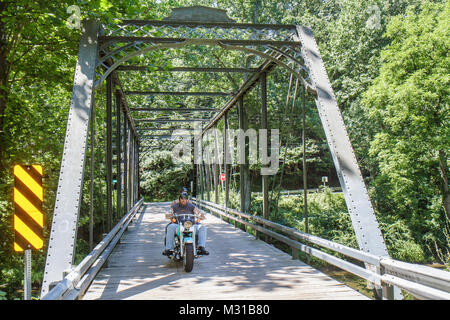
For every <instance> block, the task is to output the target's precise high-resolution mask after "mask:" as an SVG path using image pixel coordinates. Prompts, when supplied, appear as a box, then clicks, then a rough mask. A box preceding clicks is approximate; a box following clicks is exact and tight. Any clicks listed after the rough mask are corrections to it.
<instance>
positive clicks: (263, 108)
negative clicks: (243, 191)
mask: <svg viewBox="0 0 450 320" xmlns="http://www.w3.org/2000/svg"><path fill="white" fill-rule="evenodd" d="M260 81H261V129H266V130H267V74H266V73H265V72H264V73H263V74H261V78H260ZM268 182H269V180H268V176H267V175H263V176H262V194H263V217H264V219H269V183H268Z"/></svg>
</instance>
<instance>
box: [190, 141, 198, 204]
mask: <svg viewBox="0 0 450 320" xmlns="http://www.w3.org/2000/svg"><path fill="white" fill-rule="evenodd" d="M194 144H195V135H194V136H193V137H192V139H191V150H192V153H191V154H192V157H191V159H192V160H191V161H192V174H193V176H192V183H193V191H192V196H193V197H197V165H196V164H195V162H196V155H195V152H194V150H195V147H194Z"/></svg>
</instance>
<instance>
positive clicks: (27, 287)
mask: <svg viewBox="0 0 450 320" xmlns="http://www.w3.org/2000/svg"><path fill="white" fill-rule="evenodd" d="M24 258H25V259H24V288H23V289H24V291H23V299H24V300H31V249H26V250H25V251H24Z"/></svg>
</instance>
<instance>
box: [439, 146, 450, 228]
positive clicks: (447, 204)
mask: <svg viewBox="0 0 450 320" xmlns="http://www.w3.org/2000/svg"><path fill="white" fill-rule="evenodd" d="M439 169H440V172H441V177H442V205H443V207H444V211H445V214H446V216H447V219H448V220H449V221H450V192H449V190H448V167H447V156H446V154H445V152H444V151H443V150H439Z"/></svg>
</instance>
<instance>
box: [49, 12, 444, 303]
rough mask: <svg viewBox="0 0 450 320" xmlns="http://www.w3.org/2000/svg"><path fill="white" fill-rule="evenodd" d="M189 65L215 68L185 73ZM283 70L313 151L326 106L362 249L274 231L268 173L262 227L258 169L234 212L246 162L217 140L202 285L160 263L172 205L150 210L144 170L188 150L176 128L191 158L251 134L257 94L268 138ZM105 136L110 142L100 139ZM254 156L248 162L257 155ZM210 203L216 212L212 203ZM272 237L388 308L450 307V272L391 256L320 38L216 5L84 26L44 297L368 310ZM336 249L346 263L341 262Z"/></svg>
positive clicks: (199, 190)
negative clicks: (231, 14) (310, 114)
mask: <svg viewBox="0 0 450 320" xmlns="http://www.w3.org/2000/svg"><path fill="white" fill-rule="evenodd" d="M197 49H199V50H201V51H199V52H197V53H196V54H197V58H196V59H190V60H189V59H184V56H183V54H182V53H181V54H180V52H185V53H186V52H187V55H188V54H191V55H192V51H189V50H197ZM183 50H184V51H183ZM213 50H215V51H214V52H216V53H217V52H224V54H237V55H238V56H239V54H240V56H239V57H244V59H245V63H241V64H240V65H238V66H227V65H224V63H223V62H222V61H221V59H220V56H217V55H215V56H214V58H210V59H209V60H208V59H207V58H205V56H206V55H207V54H208V53H209V52H213ZM158 53H159V54H162V55H163V58H162V59H161V58H159V60H158V58H157V57H158V56H157V55H156V54H158ZM171 55H172V56H171ZM155 57H156V58H155ZM152 59H156V60H157V61H155V60H152ZM165 59H172V60H173V61H176V63H173V65H170V64H166V65H164V63H162V62H164V61H166V62H167V61H169V60H165ZM188 60H189V61H193V60H195V61H198V62H199V63H202V61H207V63H208V64H207V65H184V64H183V63H186V61H188ZM237 60H239V59H237ZM211 61H215V63H214V64H213V63H212V62H211ZM235 61H236V60H235ZM212 65H213V66H212ZM276 68H278V69H282V70H284V72H285V73H287V74H288V75H289V76H290V81H289V92H288V97H287V99H288V101H289V99H291V100H295V99H296V98H297V95H299V98H300V100H301V104H302V111H303V114H300V117H299V125H301V120H302V119H303V126H302V127H303V129H302V130H303V137H302V141H303V150H305V149H304V148H305V142H304V141H305V130H304V127H305V125H304V124H305V123H304V119H305V116H304V114H305V105H306V103H305V102H306V100H307V99H311V101H314V103H315V105H316V107H317V110H318V113H319V116H320V120H321V123H322V126H323V130H324V132H325V136H326V140H327V143H328V146H329V150H330V152H331V155H332V159H333V162H334V166H335V169H336V172H337V176H338V179H339V182H340V185H341V188H342V191H343V194H344V197H345V201H346V204H347V208H348V212H349V215H350V217H351V221H352V225H353V229H354V232H355V235H356V239H357V242H358V246H359V250H357V249H354V248H349V247H346V246H343V245H341V244H338V243H334V242H331V241H328V240H326V239H321V238H319V237H316V236H313V235H311V234H308V233H304V232H301V231H299V230H296V229H293V228H289V227H286V226H283V225H280V224H277V223H275V222H272V221H270V212H269V204H268V199H269V198H268V193H269V186H268V176H267V175H262V198H263V216H262V217H260V216H253V215H250V214H249V213H248V194H249V193H250V190H249V183H248V162H244V163H243V164H239V166H238V167H239V172H240V178H239V186H240V188H239V189H240V208H239V210H237V209H233V208H231V207H230V199H229V181H230V180H231V179H230V177H231V170H232V166H231V165H230V163H229V162H228V161H227V159H228V158H229V157H233V156H232V155H231V156H230V155H229V153H230V151H229V143H230V142H229V141H228V140H227V139H226V135H223V136H222V137H221V139H222V140H220V141H219V139H218V138H217V135H216V136H215V137H213V138H212V139H213V141H214V142H215V147H214V153H213V154H214V156H213V157H216V160H219V162H218V163H217V162H216V163H215V164H214V163H213V162H212V161H211V160H214V159H211V158H208V157H209V156H206V157H207V158H208V159H205V158H204V153H203V152H200V153H196V154H194V155H193V156H192V155H191V160H192V161H191V164H192V167H193V176H192V194H193V198H192V201H193V202H194V203H196V204H197V205H198V206H199V207H200V208H201V209H202V210H204V212H206V213H208V219H207V220H205V221H206V222H205V224H207V226H208V231H209V236H208V248H209V250H210V252H211V255H210V256H208V257H203V258H201V259H198V260H196V262H195V267H194V271H193V272H192V273H190V274H186V273H184V272H182V271H179V270H178V269H177V267H176V266H171V265H170V264H168V262H167V260H168V259H167V258H166V257H163V256H161V251H162V249H163V245H162V241H163V238H164V225H165V222H164V218H163V213H164V212H165V211H167V210H168V207H169V203H144V202H143V199H142V198H140V187H139V181H140V175H141V174H142V171H141V170H140V168H141V162H140V161H142V158H143V155H145V154H146V153H149V152H152V150H155V149H163V148H169V149H170V148H171V147H173V146H174V144H173V143H174V142H177V141H179V140H176V139H177V138H174V137H173V136H172V132H173V130H175V129H183V130H184V131H183V132H184V133H183V134H180V137H181V138H183V139H184V138H186V137H187V139H190V140H188V141H190V146H191V151H193V150H195V149H196V148H200V149H201V148H202V146H205V144H206V140H207V139H210V138H211V137H210V136H211V134H210V132H217V130H216V131H211V129H215V128H218V126H219V127H222V128H223V129H225V130H227V129H229V117H230V116H231V115H232V110H233V109H234V110H236V111H237V118H238V119H237V123H238V129H242V130H247V129H248V123H249V120H251V119H249V118H248V114H247V108H246V103H245V98H246V97H247V96H249V95H250V94H251V93H252V92H255V91H257V96H258V98H257V100H258V103H260V106H261V107H260V114H258V115H257V118H258V119H257V121H258V123H259V129H269V127H268V120H270V119H268V115H267V104H268V102H267V77H268V75H269V74H270V73H271V72H273V70H274V69H276ZM142 72H151V73H152V76H153V78H154V79H160V78H158V77H161V79H163V78H162V76H159V75H162V74H166V75H167V74H174V73H189V74H198V73H202V74H205V75H210V74H214V75H222V76H224V77H222V78H221V79H222V82H223V78H225V79H228V80H229V82H231V83H232V84H233V87H232V88H231V89H228V90H227V89H226V88H225V87H224V89H225V90H219V91H218V90H217V88H216V89H215V90H209V89H207V88H206V90H203V91H202V90H197V91H192V90H185V89H184V88H183V85H182V84H180V83H173V84H172V89H170V88H168V87H169V86H158V88H156V89H155V88H149V87H148V86H146V85H145V84H144V85H142V84H141V83H140V82H139V81H136V76H134V78H133V74H134V75H136V73H138V74H139V73H142ZM236 77H237V78H236ZM138 79H139V78H138ZM155 81H156V82H155V83H157V80H155ZM161 81H163V80H161ZM130 83H131V84H132V85H133V87H130V86H129V84H130ZM294 83H295V91H294V90H293V91H294V94H293V95H292V94H291V93H290V91H291V87H294ZM162 87H163V89H160V88H162ZM161 96H169V97H173V99H177V98H180V97H181V98H182V99H184V100H182V101H183V102H180V100H177V101H178V102H176V103H173V105H163V104H161V103H160V101H161V100H159V99H158V97H161ZM192 99H194V100H192ZM202 99H204V100H202ZM205 99H206V100H205ZM171 101H172V100H171ZM173 101H175V100H173ZM191 101H195V105H194V106H193V105H192V104H191V105H189V103H188V102H191ZM202 101H203V102H202ZM211 101H213V102H214V103H211ZM217 101H219V103H218V102H217ZM220 101H223V103H221V106H220ZM286 104H287V103H286ZM211 105H214V106H215V107H211ZM218 105H219V106H220V107H217V106H218ZM300 113H301V112H300ZM142 114H145V115H150V116H151V117H146V116H142ZM302 116H303V118H302ZM178 124H179V125H178ZM193 124H197V125H196V126H193ZM103 125H104V126H103ZM294 125H295V124H294ZM99 126H100V128H104V129H105V130H104V131H102V132H98V130H99ZM192 132H194V135H193V136H191V135H190V133H192ZM103 133H104V143H105V145H106V154H105V158H106V166H105V167H104V168H103V169H104V170H105V177H104V178H105V184H106V191H105V192H106V193H105V194H106V208H104V214H105V222H104V224H105V226H104V228H105V230H106V231H105V234H104V237H103V238H102V239H101V240H100V241H99V242H98V243H97V245H96V246H95V247H93V245H92V244H91V245H92V251H91V253H90V254H88V255H87V256H86V257H85V258H84V259H83V260H82V261H81V262H80V263H79V264H77V265H74V257H75V250H76V242H77V230H78V224H79V220H80V211H81V210H82V198H83V196H87V197H88V198H89V199H90V200H89V208H88V209H87V210H89V212H90V216H91V220H93V212H94V206H95V204H94V202H93V198H94V189H95V188H94V184H95V181H94V177H95V174H96V172H95V170H99V169H98V168H97V167H96V166H95V162H94V161H95V157H94V155H95V154H96V148H97V147H96V145H95V144H96V143H98V141H99V139H98V136H99V135H101V134H103ZM180 137H179V138H180ZM219 145H220V148H219ZM244 145H245V144H244ZM227 146H228V147H227ZM97 149H98V148H97ZM242 155H243V157H244V158H245V157H246V154H245V150H244V152H243V153H242ZM88 156H89V158H88ZM219 158H220V159H219ZM303 158H305V157H303ZM303 164H304V169H305V171H306V166H305V165H306V164H305V162H304V163H303ZM87 167H89V169H90V170H87V169H86V168H87ZM219 173H224V174H225V176H226V177H227V179H226V180H225V181H224V182H222V183H221V182H220V181H218V180H219ZM304 176H306V172H305V174H304ZM304 179H305V177H304ZM86 181H90V188H88V191H89V192H90V194H86V193H87V192H88V191H86V190H85V188H83V186H84V185H85V184H86ZM305 182H306V181H305ZM88 185H89V184H88ZM219 186H221V187H222V189H223V194H224V204H219V196H218V194H219V193H218V190H219ZM304 190H305V192H306V184H305V187H304ZM83 191H85V192H84V193H83ZM210 192H212V194H213V195H214V196H215V197H214V200H215V201H211V200H212V199H211V198H210ZM84 209H86V208H84ZM84 209H83V210H84ZM91 228H92V226H91ZM248 232H250V233H248ZM224 235H225V236H224ZM271 239H276V240H277V241H281V242H282V243H284V244H285V245H287V246H288V247H290V248H291V249H292V256H293V257H294V258H297V255H298V253H299V252H304V253H306V254H307V256H313V257H315V258H318V259H321V260H323V261H326V262H328V263H330V264H333V265H335V266H337V267H339V268H341V269H343V270H346V271H349V272H351V273H353V274H355V275H357V276H359V277H362V278H363V279H366V280H367V282H368V284H370V285H372V286H373V288H374V290H375V292H376V296H377V297H378V298H384V299H401V298H402V293H401V291H400V289H403V290H405V291H407V292H409V293H411V294H412V295H414V296H415V297H418V298H421V299H449V298H450V293H449V292H450V276H449V273H448V272H444V271H441V270H436V269H433V268H429V267H425V266H419V265H414V264H409V263H405V262H401V261H395V260H393V259H391V258H390V257H389V255H388V252H387V249H386V245H385V243H384V240H383V235H382V234H381V232H380V228H379V225H378V223H377V220H376V217H375V214H374V210H373V208H372V205H371V202H370V199H369V196H368V193H367V189H366V186H365V184H364V181H363V177H362V175H361V171H360V169H359V166H358V163H357V159H356V157H355V153H354V151H353V148H352V145H351V143H350V140H349V137H348V134H347V131H346V128H345V125H344V122H343V119H342V116H341V113H340V110H339V108H338V105H337V102H336V98H335V96H334V93H333V89H332V87H331V84H330V81H329V79H328V76H327V72H326V70H325V67H324V63H323V61H322V58H321V55H320V52H319V49H318V46H317V44H316V41H315V38H314V35H313V33H312V31H311V30H310V29H309V28H307V27H302V26H296V25H278V24H242V23H235V22H234V21H232V20H231V19H230V18H228V17H227V16H226V14H225V13H224V11H222V10H219V9H213V8H204V7H192V8H178V9H174V10H173V12H172V15H171V16H170V17H168V18H166V19H163V20H161V21H141V20H126V21H122V22H120V23H118V24H103V25H102V24H99V23H98V22H95V21H92V20H87V21H84V23H83V27H82V36H81V41H80V45H79V53H78V60H77V64H76V69H75V76H74V83H73V93H72V99H71V104H70V111H69V116H68V120H67V129H66V136H65V142H64V151H63V155H62V160H61V170H60V176H59V182H58V189H57V196H56V202H55V207H54V213H53V220H52V226H51V233H50V237H49V242H48V251H47V259H46V264H45V273H44V281H43V286H42V291H41V299H83V298H85V299H99V298H104V299H126V298H142V299H179V298H180V297H186V298H190V297H191V296H192V294H193V292H196V293H198V294H197V295H196V297H197V298H198V297H200V299H210V298H215V299H246V298H250V299H255V298H263V299H264V298H265V299H321V298H324V299H360V298H361V299H364V298H367V297H365V296H363V295H361V294H360V293H358V292H356V291H355V290H353V289H351V288H349V287H346V286H344V285H342V284H340V283H338V282H337V281H335V280H333V279H331V278H330V277H328V276H326V275H324V274H323V273H321V272H319V271H317V270H316V269H314V268H312V267H310V266H308V265H307V264H305V263H303V262H301V261H300V260H297V259H291V257H290V255H288V254H286V253H285V252H283V251H281V250H278V249H276V248H275V247H273V246H271V245H269V244H268V243H270V241H271ZM91 242H93V239H91ZM324 249H325V251H326V252H325V251H324ZM330 251H332V252H334V253H339V254H340V255H339V256H346V257H347V258H339V257H338V256H336V255H332V254H330ZM196 271H198V272H196ZM187 279H188V280H189V281H191V282H193V283H194V285H191V287H190V289H189V290H191V291H189V290H188V289H187V287H188V286H184V285H183V284H186V283H187V281H188V280H187Z"/></svg>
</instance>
